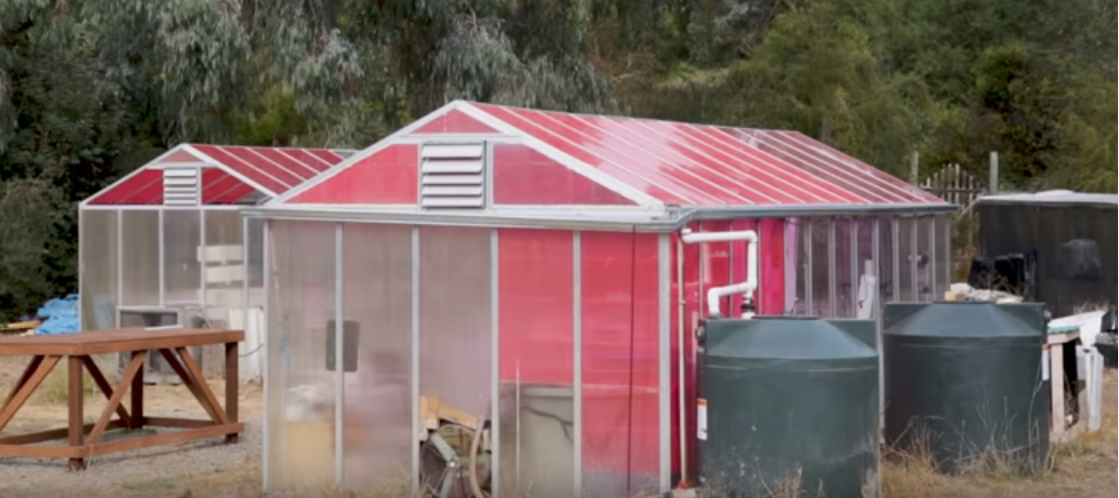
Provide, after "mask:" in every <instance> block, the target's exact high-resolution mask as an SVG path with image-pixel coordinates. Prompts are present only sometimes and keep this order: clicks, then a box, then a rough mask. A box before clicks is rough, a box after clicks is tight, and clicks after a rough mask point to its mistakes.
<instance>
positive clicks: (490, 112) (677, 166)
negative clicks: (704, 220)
mask: <svg viewBox="0 0 1119 498" xmlns="http://www.w3.org/2000/svg"><path fill="white" fill-rule="evenodd" d="M447 137H457V138H463V137H476V138H479V137H480V138H485V137H512V138H514V139H516V140H519V143H521V144H523V145H524V146H525V147H528V148H530V149H532V150H533V151H535V152H536V153H539V154H540V155H541V156H542V157H546V158H547V160H548V161H552V162H553V164H558V165H562V167H563V168H566V169H567V170H568V171H570V172H572V173H573V174H575V175H578V176H581V177H583V178H586V179H588V180H589V181H591V182H593V183H594V184H597V185H599V186H600V187H602V188H605V189H606V190H609V191H612V192H614V193H615V194H617V195H618V196H619V197H620V198H624V199H625V200H627V201H628V202H632V203H633V204H636V205H639V206H649V207H656V206H660V207H664V206H681V207H685V208H705V207H710V208H719V209H723V208H746V209H750V208H755V207H757V208H766V209H768V208H778V209H780V208H786V207H787V208H791V209H796V208H807V209H808V210H812V209H815V208H820V207H831V206H844V207H852V208H855V209H858V207H859V206H865V207H867V208H874V207H886V208H890V209H894V208H898V209H902V210H904V209H910V208H912V209H921V208H932V209H941V208H944V209H948V208H950V207H951V206H950V205H949V204H948V203H947V202H945V201H943V200H941V199H940V198H938V197H936V196H934V195H932V194H929V193H928V192H925V191H924V190H922V189H921V188H919V187H916V186H913V185H910V184H908V183H906V182H905V181H902V180H900V179H898V178H895V177H893V176H891V175H889V174H887V173H885V172H883V171H881V170H879V169H877V168H875V167H873V166H871V165H868V164H866V163H864V162H862V161H859V160H857V159H855V158H852V157H850V156H848V155H846V154H844V153H842V152H840V151H838V150H836V149H834V148H832V147H830V146H828V145H826V144H824V143H822V142H820V141H817V140H815V139H812V138H810V137H808V136H806V135H804V134H801V133H798V132H795V131H779V130H758V129H745V128H733V127H721V126H709V125H700V124H691V123H680V122H670V121H656V120H648V119H635V118H627V117H619V116H602V115H589V114H572V113H563V112H552V111H540V110H533V109H525V108H516V107H506V106H498V105H492V104H481V103H474V102H465V101H455V102H452V103H450V104H448V105H446V106H444V107H442V108H441V109H439V110H437V111H435V112H433V113H431V114H429V115H427V116H425V117H423V118H421V119H420V120H418V121H416V122H415V123H413V124H411V125H409V126H408V127H406V128H404V129H402V130H400V131H398V132H397V133H394V134H393V135H392V136H389V137H388V138H386V139H384V140H382V141H381V142H378V143H377V144H375V145H373V146H372V147H369V148H367V149H365V150H363V151H361V152H358V153H357V154H355V155H354V156H353V157H351V158H350V159H348V160H346V161H344V162H342V163H341V164H339V165H338V166H337V167H335V168H333V169H332V170H331V171H329V172H327V173H324V174H323V175H322V176H320V177H318V178H316V179H315V180H313V181H311V182H308V183H307V184H306V185H304V186H301V187H298V188H295V189H293V190H292V191H291V192H290V193H288V194H285V195H281V196H280V197H278V198H277V199H276V200H275V201H274V202H273V203H272V205H279V204H290V203H292V202H295V203H313V204H355V203H357V204H361V203H363V202H362V201H360V199H364V198H374V197H379V198H388V197H392V198H396V197H400V198H404V197H408V198H411V197H414V195H415V194H414V191H415V190H416V186H415V185H414V181H413V182H404V183H405V184H400V185H399V187H392V188H404V189H407V190H408V191H407V192H406V193H407V194H408V196H387V195H381V194H378V195H369V196H359V195H356V194H354V193H353V190H354V189H380V190H384V189H386V188H389V186H388V184H385V185H378V186H372V185H366V184H367V183H369V182H368V181H359V182H356V183H355V178H365V179H370V181H372V179H373V178H381V179H393V178H396V177H397V176H399V177H401V178H403V177H405V176H407V177H409V178H414V176H415V174H416V173H415V171H414V169H415V166H414V165H412V164H411V163H412V162H415V160H412V161H403V162H402V160H397V159H400V158H398V157H397V155H399V154H396V152H400V150H395V151H394V149H401V148H402V147H406V146H409V145H408V144H416V143H423V142H424V141H425V140H429V139H435V140H439V139H440V138H447ZM389 151H393V152H391V153H390V152H389ZM393 154H396V155H393ZM412 154H414V152H412ZM382 157H385V158H388V157H392V158H396V159H394V160H392V161H389V160H388V159H381V158H382ZM523 157H528V156H523ZM417 160H418V159H417ZM382 163H383V164H382ZM537 163H539V164H541V166H540V168H539V174H544V173H545V171H544V169H543V168H544V167H543V162H541V161H537ZM351 167H353V168H354V169H355V170H356V169H359V168H360V169H362V171H363V172H362V173H360V174H358V173H355V174H345V175H343V174H339V173H341V172H343V171H345V170H347V169H350V168H351ZM406 168H411V169H412V170H411V171H408V172H405V171H404V169H406ZM398 170H399V172H398V173H393V172H397V171H398ZM373 171H380V172H378V173H375V174H374V173H369V174H366V173H365V172H373ZM406 173H407V174H406ZM494 174H495V175H498V174H499V173H494ZM539 174H538V175H537V177H539ZM545 176H548V175H545ZM548 177H549V178H555V177H552V176H548ZM386 181H387V180H386ZM332 182H333V183H332ZM374 183H379V182H374ZM397 183H399V182H397ZM520 184H521V185H526V188H527V187H533V186H532V185H529V184H525V183H523V182H522V183H520ZM323 187H333V188H323ZM533 188H535V187H533ZM536 190H539V188H536ZM309 191H310V192H311V193H312V194H313V195H301V194H303V193H304V192H309ZM332 196H334V197H338V198H337V199H335V198H334V197H332ZM343 197H345V198H343ZM310 199H314V200H310Z"/></svg>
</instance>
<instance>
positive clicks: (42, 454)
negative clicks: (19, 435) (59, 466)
mask: <svg viewBox="0 0 1119 498" xmlns="http://www.w3.org/2000/svg"><path fill="white" fill-rule="evenodd" d="M80 456H81V448H72V447H70V446H35V445H26V444H0V457H14V458H79V457H80Z"/></svg>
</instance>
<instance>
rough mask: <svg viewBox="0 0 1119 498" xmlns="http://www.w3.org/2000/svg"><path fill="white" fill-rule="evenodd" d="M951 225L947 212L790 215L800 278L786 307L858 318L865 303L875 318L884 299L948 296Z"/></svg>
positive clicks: (788, 234)
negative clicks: (908, 214)
mask: <svg viewBox="0 0 1119 498" xmlns="http://www.w3.org/2000/svg"><path fill="white" fill-rule="evenodd" d="M951 229H952V225H951V218H950V216H949V215H926V216H865V217H858V216H855V217H812V218H789V219H788V220H787V221H786V230H787V232H786V240H788V241H791V242H793V244H795V248H793V250H792V251H788V250H787V255H788V256H791V257H787V261H788V262H789V263H791V265H789V266H790V267H789V270H788V271H789V272H790V273H795V277H791V278H789V279H788V282H789V283H790V284H792V285H793V287H794V289H792V290H791V291H787V292H788V295H790V296H791V297H793V301H792V302H789V303H786V308H787V313H788V314H793V315H815V316H820V317H834V318H856V317H859V313H860V308H861V309H863V310H864V311H863V314H864V315H863V316H864V317H866V318H869V317H871V316H873V315H872V313H874V310H876V309H881V304H882V303H886V302H895V301H909V302H913V301H916V302H929V301H935V300H938V299H942V298H943V296H944V293H945V292H946V291H948V290H949V288H950V285H951V280H950V279H951V272H952V254H951V251H952V231H951ZM874 291H876V292H874ZM868 299H873V300H874V301H876V303H875V304H876V305H875V306H866V302H867V300H868ZM860 303H862V304H860ZM868 313H870V314H868Z"/></svg>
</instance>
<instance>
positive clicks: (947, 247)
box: [942, 215, 956, 291]
mask: <svg viewBox="0 0 1119 498" xmlns="http://www.w3.org/2000/svg"><path fill="white" fill-rule="evenodd" d="M944 226H945V227H947V228H948V230H947V231H946V232H945V234H944V254H945V261H947V262H948V267H947V268H945V269H944V270H942V271H943V272H944V281H945V282H947V283H948V288H947V289H944V290H945V291H949V290H952V266H953V264H954V263H955V261H956V258H955V257H953V252H952V236H953V235H954V234H955V230H953V228H954V227H953V226H952V217H951V216H949V215H945V216H944Z"/></svg>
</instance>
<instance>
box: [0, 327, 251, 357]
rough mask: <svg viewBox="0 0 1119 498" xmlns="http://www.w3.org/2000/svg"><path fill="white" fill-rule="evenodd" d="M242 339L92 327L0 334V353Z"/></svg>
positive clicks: (208, 332)
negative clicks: (47, 333) (49, 333)
mask: <svg viewBox="0 0 1119 498" xmlns="http://www.w3.org/2000/svg"><path fill="white" fill-rule="evenodd" d="M244 340H245V333H244V331H240V330H217V329H164V330H148V329H121V330H93V331H89V332H83V333H81V334H65V335H57V336H32V337H0V355H26V356H35V355H44V356H45V355H63V356H64V355H93V354H109V353H126V352H131V351H138V350H141V349H173V348H176V347H180V346H204V345H207V344H223V343H227V342H241V341H244Z"/></svg>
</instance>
